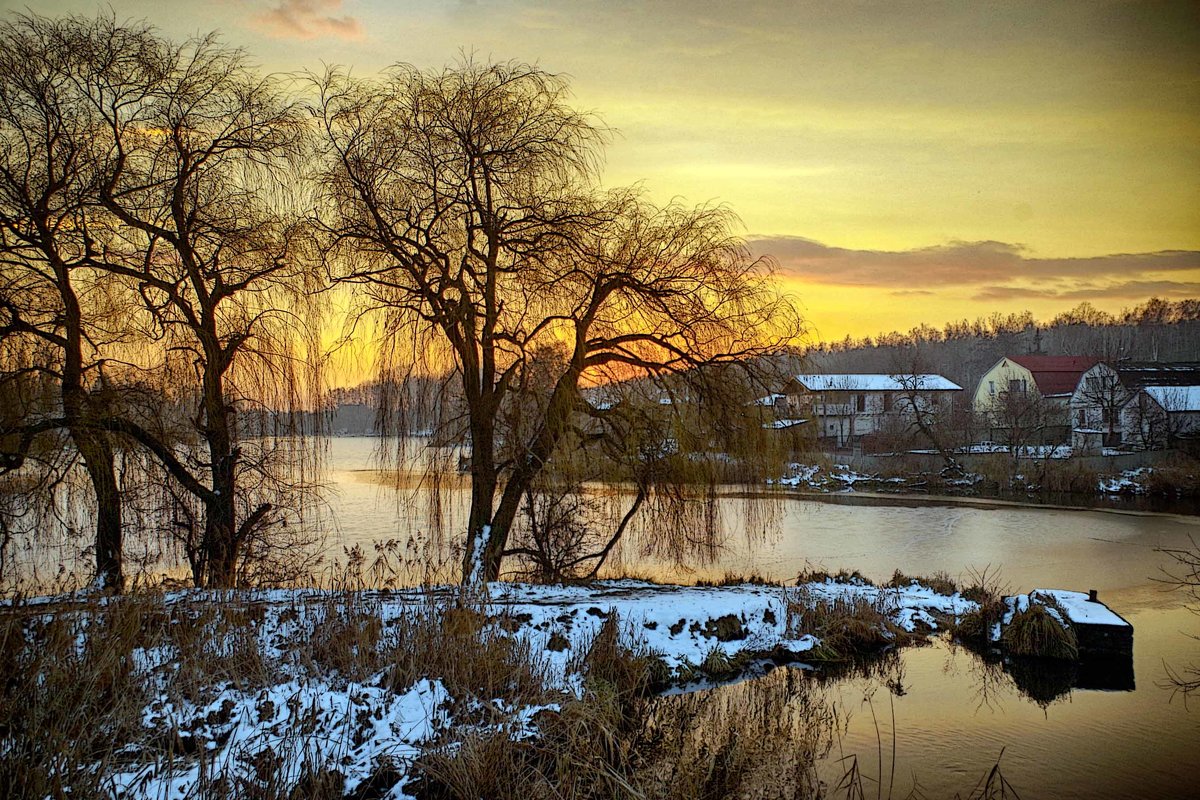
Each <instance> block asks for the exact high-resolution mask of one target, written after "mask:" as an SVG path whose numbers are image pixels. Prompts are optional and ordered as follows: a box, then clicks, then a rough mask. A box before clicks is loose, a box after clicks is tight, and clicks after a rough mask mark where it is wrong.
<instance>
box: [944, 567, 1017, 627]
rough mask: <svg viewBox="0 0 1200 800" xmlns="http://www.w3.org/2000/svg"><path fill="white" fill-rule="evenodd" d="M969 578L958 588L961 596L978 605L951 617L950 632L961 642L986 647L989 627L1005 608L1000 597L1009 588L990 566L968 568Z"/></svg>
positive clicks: (1001, 616) (997, 621)
mask: <svg viewBox="0 0 1200 800" xmlns="http://www.w3.org/2000/svg"><path fill="white" fill-rule="evenodd" d="M969 580H970V581H971V582H970V583H969V584H968V585H967V586H966V587H964V588H963V589H962V592H961V594H962V597H963V598H964V599H966V600H970V601H972V602H974V603H977V604H978V605H979V608H978V609H977V610H975V611H970V612H968V613H966V614H963V615H962V616H960V617H959V618H958V619H956V620H953V621H952V622H951V624H950V633H951V635H952V636H954V638H956V639H958V640H959V641H961V642H963V643H965V644H968V645H971V646H973V647H986V646H987V645H988V644H989V642H990V641H991V632H992V629H993V628H994V627H995V626H996V625H998V624H999V623H1000V620H1002V619H1003V618H1004V613H1005V611H1006V610H1007V609H1006V607H1005V605H1004V599H1003V598H1004V595H1005V594H1006V593H1007V592H1008V591H1009V588H1008V585H1007V584H1005V583H1004V582H1003V580H1002V579H1001V578H1000V574H999V572H998V571H996V570H993V569H991V568H990V567H984V568H982V569H978V570H972V571H971V572H970V575H969Z"/></svg>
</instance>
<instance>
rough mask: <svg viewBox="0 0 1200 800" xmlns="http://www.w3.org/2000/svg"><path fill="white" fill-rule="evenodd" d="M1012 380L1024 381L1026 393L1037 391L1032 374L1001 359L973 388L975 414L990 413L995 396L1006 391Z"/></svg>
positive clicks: (1015, 364) (1017, 365)
mask: <svg viewBox="0 0 1200 800" xmlns="http://www.w3.org/2000/svg"><path fill="white" fill-rule="evenodd" d="M1014 380H1015V381H1024V382H1025V390H1026V391H1034V392H1036V391H1037V390H1038V389H1037V384H1036V383H1034V380H1033V373H1032V372H1030V371H1029V370H1027V369H1026V368H1025V367H1022V366H1021V365H1020V364H1017V363H1014V362H1012V361H1009V360H1008V359H1007V358H1002V359H1000V361H999V362H997V364H996V365H995V366H994V367H992V368H991V369H989V370H988V371H987V372H985V373H983V377H982V378H980V379H979V385H978V386H976V387H975V397H974V399H973V400H972V402H971V405H972V406H973V407H974V408H975V412H976V413H977V414H986V413H987V412H988V411H990V410H991V408H992V403H993V402H994V401H995V399H996V396H997V395H999V394H1000V393H1001V392H1006V391H1008V387H1009V381H1014Z"/></svg>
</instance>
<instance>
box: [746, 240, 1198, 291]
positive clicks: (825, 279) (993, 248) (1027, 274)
mask: <svg viewBox="0 0 1200 800" xmlns="http://www.w3.org/2000/svg"><path fill="white" fill-rule="evenodd" d="M750 245H751V247H752V248H753V249H754V251H755V252H756V253H760V254H765V255H771V256H774V257H775V259H776V260H777V261H778V262H779V265H780V269H781V271H782V272H783V274H784V275H789V276H794V277H796V278H800V279H802V280H807V281H811V282H815V283H825V284H835V285H840V286H863V287H878V288H886V289H893V288H894V289H897V290H901V291H908V290H911V289H912V287H913V285H914V284H916V285H918V286H933V287H940V286H959V287H963V286H981V287H987V288H986V289H985V290H984V291H1000V290H1002V289H1009V287H1006V286H1004V284H1007V283H1010V282H1016V283H1019V284H1023V285H1024V287H1023V288H1020V289H1017V288H1012V289H1011V291H1013V292H1014V294H1012V295H1010V296H1012V297H1018V296H1054V297H1070V296H1071V294H1070V292H1069V291H1064V290H1063V289H1062V288H1056V287H1053V286H1051V285H1047V284H1055V283H1060V282H1061V283H1066V284H1068V285H1070V286H1071V287H1072V288H1077V287H1078V286H1079V282H1080V281H1090V282H1094V281H1096V280H1102V279H1106V278H1107V279H1109V283H1112V282H1113V281H1123V282H1126V283H1128V284H1129V285H1133V283H1135V282H1137V281H1139V280H1141V281H1145V282H1146V284H1147V285H1150V281H1149V279H1147V278H1146V275H1147V274H1149V273H1163V272H1180V271H1188V270H1192V271H1200V252H1197V251H1194V250H1164V251H1161V252H1156V253H1119V254H1114V255H1106V256H1093V257H1088V258H1030V257H1029V256H1028V255H1027V254H1026V251H1025V248H1024V247H1023V246H1022V245H1019V244H1009V243H1006V242H994V241H984V242H950V243H949V244H945V245H937V246H934V247H922V248H917V249H914V250H898V251H890V250H851V249H847V248H842V247H830V246H829V245H825V244H821V243H820V242H816V241H813V240H811V239H805V238H802V237H798V236H770V237H768V236H763V237H753V238H752V239H751V241H750ZM1162 283H1163V284H1164V285H1168V286H1174V287H1176V288H1178V287H1181V286H1195V285H1196V284H1182V283H1173V282H1170V281H1163V282H1162ZM1029 284H1033V286H1034V288H1028V287H1029ZM1038 284H1042V285H1043V287H1042V288H1038ZM1022 291H1032V292H1035V293H1038V292H1048V293H1049V294H1035V295H1021V294H1020V293H1019V292H1022ZM1086 291H1087V292H1089V294H1087V296H1089V297H1090V296H1117V295H1099V294H1093V293H1094V292H1105V291H1115V287H1114V286H1111V285H1105V286H1100V287H1097V288H1094V289H1091V288H1089V289H1087V290H1086ZM1120 296H1124V295H1120Z"/></svg>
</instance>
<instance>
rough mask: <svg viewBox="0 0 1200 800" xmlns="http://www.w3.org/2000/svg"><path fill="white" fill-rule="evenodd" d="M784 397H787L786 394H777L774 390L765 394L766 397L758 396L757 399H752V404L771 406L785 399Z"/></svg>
mask: <svg viewBox="0 0 1200 800" xmlns="http://www.w3.org/2000/svg"><path fill="white" fill-rule="evenodd" d="M786 399H787V395H786V394H779V393H778V392H775V393H773V394H769V395H767V396H766V397H760V398H758V399H757V400H755V401H754V405H756V406H773V405H775V404H776V403H778V402H779V401H780V400H786Z"/></svg>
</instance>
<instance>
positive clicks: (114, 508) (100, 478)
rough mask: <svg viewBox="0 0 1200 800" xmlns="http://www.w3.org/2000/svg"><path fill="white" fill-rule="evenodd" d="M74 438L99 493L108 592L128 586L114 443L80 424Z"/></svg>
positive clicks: (99, 544)
mask: <svg viewBox="0 0 1200 800" xmlns="http://www.w3.org/2000/svg"><path fill="white" fill-rule="evenodd" d="M71 438H72V440H73V441H74V442H75V446H76V447H77V448H78V449H79V453H80V455H82V456H83V460H84V465H85V466H86V468H87V472H88V477H89V478H90V479H91V482H92V489H93V491H94V492H95V495H96V580H97V582H98V583H99V584H100V586H101V587H103V588H104V589H105V590H106V591H111V592H121V591H124V589H125V573H124V570H123V568H122V558H121V544H122V530H121V527H122V520H121V493H120V489H119V488H118V486H117V475H116V469H115V467H114V466H113V452H112V445H111V444H110V443H109V441H108V439H107V438H106V437H105V435H104V434H99V433H96V432H95V431H91V430H87V429H85V428H83V427H82V426H76V427H74V428H73V429H72V430H71Z"/></svg>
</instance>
